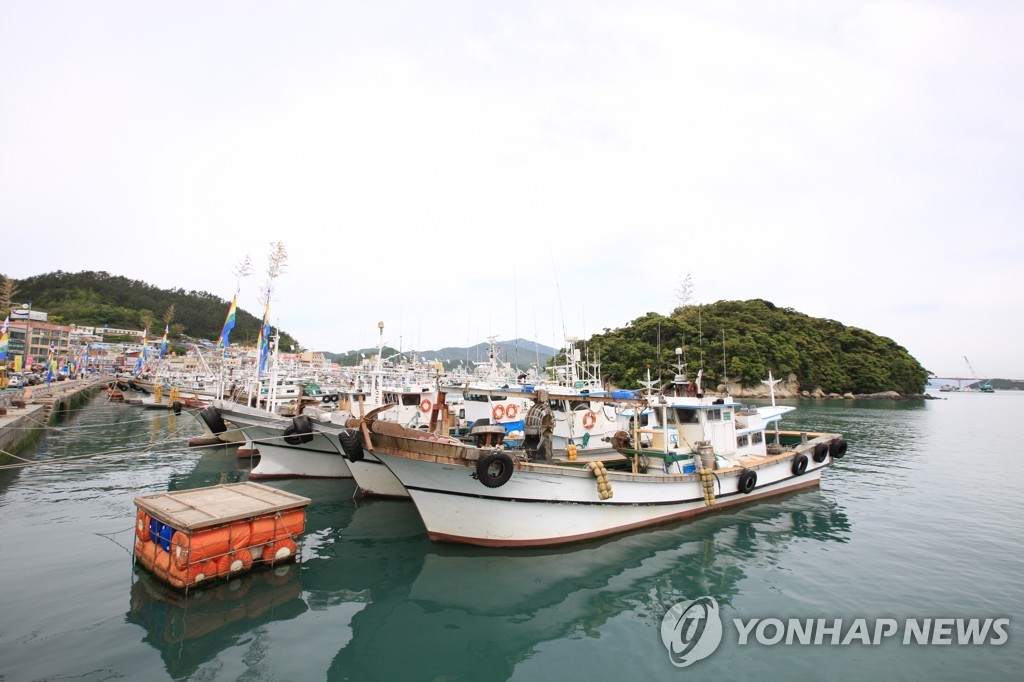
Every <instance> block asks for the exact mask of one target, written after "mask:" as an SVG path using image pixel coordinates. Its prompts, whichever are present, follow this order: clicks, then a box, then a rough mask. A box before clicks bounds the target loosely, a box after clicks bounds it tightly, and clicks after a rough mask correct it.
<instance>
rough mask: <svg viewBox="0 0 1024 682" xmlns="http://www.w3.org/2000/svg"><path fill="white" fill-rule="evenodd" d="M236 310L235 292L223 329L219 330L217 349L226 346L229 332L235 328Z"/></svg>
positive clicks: (236, 296)
mask: <svg viewBox="0 0 1024 682" xmlns="http://www.w3.org/2000/svg"><path fill="white" fill-rule="evenodd" d="M237 308H238V292H237V291H236V292H235V297H234V298H233V299H231V307H230V308H228V316H227V317H226V318H224V327H223V328H221V330H220V341H218V342H217V347H218V348H220V347H221V346H224V347H225V348H227V346H228V335H229V334H231V330H232V329H234V328H235V310H236V309H237Z"/></svg>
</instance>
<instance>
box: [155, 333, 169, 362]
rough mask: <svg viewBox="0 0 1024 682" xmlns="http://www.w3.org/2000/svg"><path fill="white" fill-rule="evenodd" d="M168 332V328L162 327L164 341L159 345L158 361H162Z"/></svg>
mask: <svg viewBox="0 0 1024 682" xmlns="http://www.w3.org/2000/svg"><path fill="white" fill-rule="evenodd" d="M169 331H170V326H164V340H163V341H162V342H161V343H160V357H159V358H157V359H158V360H163V359H164V351H165V350H167V333H168V332H169Z"/></svg>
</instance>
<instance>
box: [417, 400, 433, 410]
mask: <svg viewBox="0 0 1024 682" xmlns="http://www.w3.org/2000/svg"><path fill="white" fill-rule="evenodd" d="M431 407H433V405H431V404H430V400H428V399H427V398H424V399H423V400H421V401H420V410H421V411H422V412H430V408H431Z"/></svg>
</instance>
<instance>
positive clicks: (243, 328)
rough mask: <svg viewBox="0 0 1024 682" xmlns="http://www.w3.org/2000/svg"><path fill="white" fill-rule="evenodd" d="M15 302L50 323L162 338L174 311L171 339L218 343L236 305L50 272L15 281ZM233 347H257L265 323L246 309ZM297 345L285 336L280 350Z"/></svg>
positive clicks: (109, 278)
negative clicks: (29, 305) (143, 331)
mask: <svg viewBox="0 0 1024 682" xmlns="http://www.w3.org/2000/svg"><path fill="white" fill-rule="evenodd" d="M14 285H15V287H16V294H15V296H14V301H13V302H14V303H17V302H21V301H32V307H33V308H35V309H37V310H43V311H46V312H47V313H49V315H50V320H51V321H53V322H59V323H62V324H72V323H74V324H78V325H83V326H88V327H102V326H103V325H108V326H110V327H114V328H120V329H143V328H144V327H145V326H146V325H147V324H148V325H149V326H150V333H151V334H159V335H163V327H164V322H163V317H164V315H165V314H166V312H167V310H168V309H169V308H170V307H171V306H172V305H173V306H174V319H173V320H172V321H171V325H170V327H171V336H172V337H178V336H181V335H183V334H188V335H189V336H193V337H198V338H203V339H211V340H215V339H217V338H218V337H219V336H220V330H221V327H222V326H223V325H224V318H225V316H227V313H228V307H229V306H230V305H231V302H230V301H228V300H225V299H223V298H221V297H219V296H214V295H213V294H210V293H207V292H205V291H185V290H184V289H160V288H158V287H155V286H153V285H151V284H147V283H146V282H142V281H139V280H133V279H128V278H127V277H121V276H118V275H111V274H110V273H108V272H90V271H83V272H74V273H73V272H63V271H61V270H58V271H57V272H51V273H48V274H45V275H37V276H35V277H28V278H26V279H21V280H15V281H14ZM235 320H236V321H235V328H234V330H233V331H232V332H231V341H232V343H244V344H250V345H255V344H256V339H257V337H258V335H259V329H260V319H259V318H257V317H256V316H255V315H252V314H250V313H248V312H246V311H245V310H243V309H242V308H238V310H237V312H236V314H235ZM292 344H295V345H298V342H297V341H295V340H294V339H293V338H292V337H291V336H290V335H289V334H287V333H286V332H284V331H282V332H281V348H288V347H290V346H291V345H292Z"/></svg>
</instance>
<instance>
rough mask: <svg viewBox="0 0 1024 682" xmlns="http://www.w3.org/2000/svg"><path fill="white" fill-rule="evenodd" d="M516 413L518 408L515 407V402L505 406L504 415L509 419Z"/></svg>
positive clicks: (514, 416) (513, 417)
mask: <svg viewBox="0 0 1024 682" xmlns="http://www.w3.org/2000/svg"><path fill="white" fill-rule="evenodd" d="M517 414H519V408H518V407H516V404H515V403H511V404H510V405H509V406H508V407H506V408H505V416H506V417H508V418H509V419H515V418H516V415H517Z"/></svg>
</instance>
